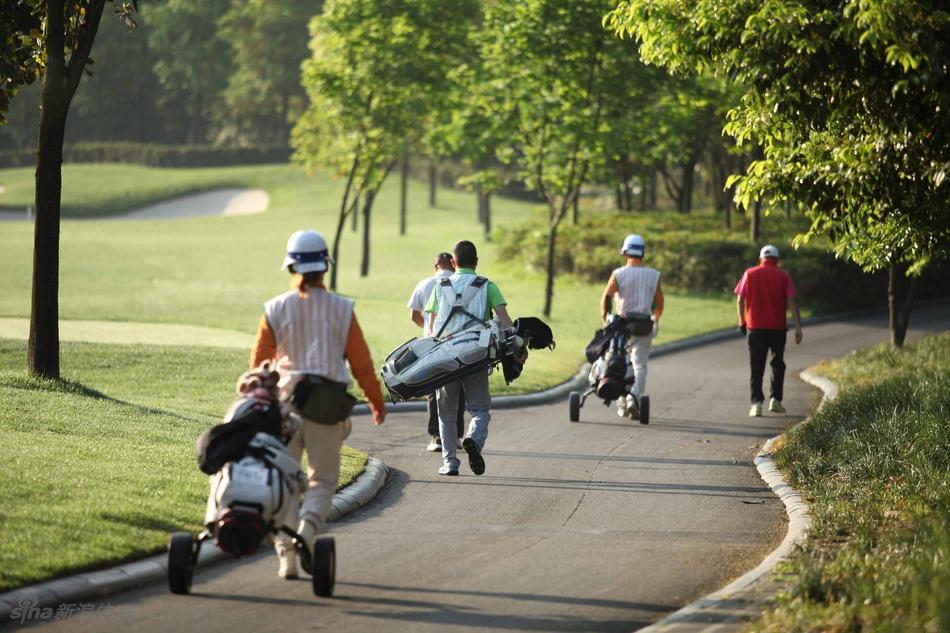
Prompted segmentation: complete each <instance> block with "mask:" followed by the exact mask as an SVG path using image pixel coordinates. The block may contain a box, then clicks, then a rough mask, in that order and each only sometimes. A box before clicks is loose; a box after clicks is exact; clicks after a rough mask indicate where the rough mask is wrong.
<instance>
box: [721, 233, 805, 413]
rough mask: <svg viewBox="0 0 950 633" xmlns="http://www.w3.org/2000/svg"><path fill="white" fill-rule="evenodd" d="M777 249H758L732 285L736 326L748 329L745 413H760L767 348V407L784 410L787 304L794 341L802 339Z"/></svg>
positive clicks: (792, 291) (791, 286) (788, 280)
mask: <svg viewBox="0 0 950 633" xmlns="http://www.w3.org/2000/svg"><path fill="white" fill-rule="evenodd" d="M778 260H779V255H778V249H777V248H776V247H774V246H772V245H771V244H769V245H767V246H763V247H762V250H761V251H760V252H759V265H758V266H755V267H753V268H749V269H748V270H746V271H745V273H744V274H743V275H742V279H740V280H739V283H738V285H736V289H735V294H736V295H737V296H738V299H737V301H736V306H737V310H738V313H739V329H740V330H742V332H743V334H745V333H746V331H748V344H749V364H750V366H751V376H750V379H749V383H750V387H751V390H752V408H751V409H750V410H749V415H750V416H753V417H758V416H761V415H762V405H763V402H764V401H765V394H764V393H763V392H762V378H763V375H764V373H765V362H766V359H767V358H768V353H769V351H771V352H772V361H771V363H770V365H771V367H772V380H771V391H772V393H771V399H770V400H769V410H770V411H775V412H777V413H784V412H785V407H783V406H782V391H783V384H784V380H785V362H784V360H783V356H784V354H785V340H786V337H787V334H788V322H787V320H786V311H787V310H788V308H789V307H790V308H791V309H792V316H793V317H794V319H795V344H796V345H797V344H799V343H801V342H802V322H801V316H800V315H799V312H798V303H797V302H796V301H795V285H794V284H793V283H792V277H791V275H789V274H788V273H787V272H786V271H784V270H782V269H781V268H779V266H778Z"/></svg>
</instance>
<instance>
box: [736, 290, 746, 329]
mask: <svg viewBox="0 0 950 633" xmlns="http://www.w3.org/2000/svg"><path fill="white" fill-rule="evenodd" d="M736 311H737V312H738V313H739V327H743V326H744V325H745V298H743V296H742V295H739V296H738V297H736Z"/></svg>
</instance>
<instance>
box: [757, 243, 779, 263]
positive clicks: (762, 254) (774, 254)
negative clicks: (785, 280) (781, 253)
mask: <svg viewBox="0 0 950 633" xmlns="http://www.w3.org/2000/svg"><path fill="white" fill-rule="evenodd" d="M759 260H760V261H767V260H771V261H773V262H777V261H778V249H777V248H775V247H774V246H772V245H771V244H766V245H765V246H763V247H762V250H760V251H759Z"/></svg>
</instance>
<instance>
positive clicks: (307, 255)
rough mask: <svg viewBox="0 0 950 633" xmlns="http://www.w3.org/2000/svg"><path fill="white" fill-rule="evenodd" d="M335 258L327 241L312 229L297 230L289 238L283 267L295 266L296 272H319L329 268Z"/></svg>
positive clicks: (285, 268) (284, 268)
mask: <svg viewBox="0 0 950 633" xmlns="http://www.w3.org/2000/svg"><path fill="white" fill-rule="evenodd" d="M332 263H333V258H332V257H330V253H329V251H328V250H327V241H326V240H325V239H323V236H322V235H320V234H319V233H317V232H316V231H314V230H312V229H307V230H305V231H297V232H296V233H294V234H293V235H291V236H290V239H289V240H287V256H286V257H284V264H283V266H282V267H281V268H282V269H283V270H287V269H288V268H290V267H291V266H293V267H294V270H293V272H295V273H319V272H323V271H325V270H326V269H327V268H329V265H330V264H332Z"/></svg>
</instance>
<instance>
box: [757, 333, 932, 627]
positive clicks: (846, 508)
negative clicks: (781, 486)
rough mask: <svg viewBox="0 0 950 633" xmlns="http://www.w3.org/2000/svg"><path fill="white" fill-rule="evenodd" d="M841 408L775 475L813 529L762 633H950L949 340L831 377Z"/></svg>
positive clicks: (870, 357) (803, 435)
mask: <svg viewBox="0 0 950 633" xmlns="http://www.w3.org/2000/svg"><path fill="white" fill-rule="evenodd" d="M823 372H824V373H825V374H826V375H829V377H831V378H832V379H833V380H835V381H836V382H838V383H839V385H840V386H841V387H842V391H841V394H840V396H839V398H838V399H837V400H835V401H834V402H832V403H830V404H829V405H828V406H826V407H825V408H824V409H822V411H821V412H820V413H818V414H817V415H816V416H815V417H814V419H813V420H812V421H811V422H809V423H807V424H804V425H801V426H799V427H796V428H795V429H793V430H792V431H791V432H790V433H789V438H788V442H787V444H786V446H785V447H784V448H783V449H782V450H781V451H780V453H779V454H778V462H779V465H780V466H781V467H782V469H783V470H785V472H786V473H788V474H789V475H790V477H791V480H792V482H793V485H795V486H796V487H798V488H799V489H800V490H801V491H802V493H803V494H804V495H805V496H806V497H807V498H808V500H809V501H810V502H811V504H812V514H813V517H814V525H813V527H812V529H811V531H810V533H809V536H808V539H807V541H806V542H805V543H804V545H803V546H802V548H801V549H799V550H797V551H796V552H795V553H794V554H793V555H792V557H791V558H790V560H789V561H788V563H787V564H786V565H785V566H784V568H783V570H782V571H783V572H784V574H785V579H786V581H787V582H788V587H789V589H788V591H787V592H785V593H783V594H782V595H780V597H779V598H778V600H777V602H776V604H775V605H774V606H773V608H771V609H769V610H768V611H767V612H766V613H765V614H764V615H763V616H762V618H761V619H760V620H759V621H757V622H754V623H753V624H752V626H751V629H752V630H756V631H774V632H776V633H777V632H780V631H781V632H782V633H786V632H810V631H816V632H817V631H866V632H869V633H871V632H875V633H876V632H881V633H884V632H891V631H924V632H928V631H933V632H936V631H950V591H948V587H950V424H948V422H947V421H948V415H950V333H943V334H940V335H937V336H931V337H928V338H926V339H923V340H921V341H919V342H917V343H915V344H914V345H911V346H909V347H908V348H906V349H904V350H895V349H892V348H890V347H887V346H881V347H877V348H874V349H870V350H865V351H863V352H860V353H857V354H854V355H851V356H849V357H847V358H845V359H843V360H841V361H838V362H835V363H832V364H831V365H829V366H827V367H825V368H824V370H823Z"/></svg>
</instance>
